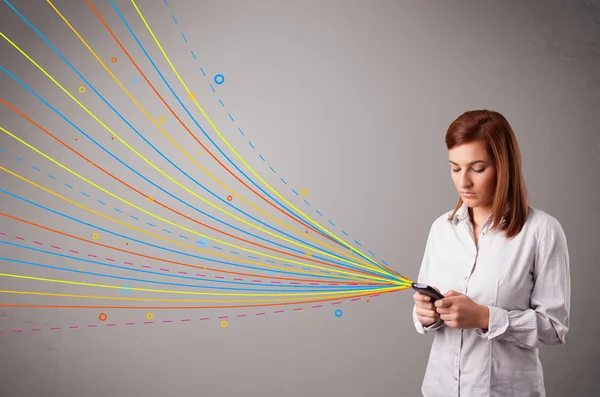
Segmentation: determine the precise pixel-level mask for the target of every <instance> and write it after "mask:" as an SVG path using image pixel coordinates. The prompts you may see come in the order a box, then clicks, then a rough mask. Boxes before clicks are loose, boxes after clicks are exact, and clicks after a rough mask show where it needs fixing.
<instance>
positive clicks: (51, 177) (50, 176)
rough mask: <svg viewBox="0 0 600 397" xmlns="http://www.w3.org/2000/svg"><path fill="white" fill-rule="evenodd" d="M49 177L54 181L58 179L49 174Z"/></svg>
mask: <svg viewBox="0 0 600 397" xmlns="http://www.w3.org/2000/svg"><path fill="white" fill-rule="evenodd" d="M48 177H49V178H52V179H54V180H56V178H55V177H53V176H52V175H50V174H48Z"/></svg>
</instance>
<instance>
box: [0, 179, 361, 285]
mask: <svg viewBox="0 0 600 397" xmlns="http://www.w3.org/2000/svg"><path fill="white" fill-rule="evenodd" d="M0 193H4V194H6V195H9V196H11V197H14V198H17V199H19V200H21V201H25V202H26V203H29V204H32V205H34V206H36V207H38V208H42V209H44V210H46V211H48V212H51V213H53V214H56V215H59V216H61V217H63V218H67V219H70V220H72V221H74V222H77V223H80V224H83V225H85V226H88V227H91V228H92V229H94V230H98V231H100V232H104V233H108V234H111V235H114V236H118V237H121V238H124V239H127V240H128V241H133V242H136V243H139V244H143V245H147V246H150V247H153V248H158V249H160V250H164V251H168V252H172V253H175V254H180V255H184V256H188V257H191V258H196V259H201V260H206V261H209V262H214V263H219V264H224V265H231V266H235V267H242V268H247V269H252V270H261V268H258V267H254V266H247V265H241V264H237V263H233V262H226V261H221V260H218V259H213V258H206V257H203V256H199V255H193V254H188V253H187V252H183V251H177V250H173V249H170V248H166V247H162V246H160V245H155V244H152V243H148V242H146V241H142V240H138V239H135V238H133V237H131V236H126V235H123V234H119V233H117V232H113V231H111V230H109V229H105V228H103V227H100V226H98V225H94V224H92V223H88V222H85V221H82V220H79V219H77V218H74V217H72V216H69V215H67V214H63V213H62V212H59V211H56V210H53V209H51V208H48V207H45V206H43V205H41V204H38V203H35V202H33V201H31V200H28V199H26V198H24V197H21V196H18V195H16V194H13V193H11V192H9V191H7V190H4V189H0ZM249 257H250V256H249ZM252 258H254V259H258V258H256V257H252ZM276 272H278V273H285V274H293V275H297V273H294V272H285V271H281V270H276ZM311 277H320V276H319V275H311ZM332 277H333V278H340V277H337V276H332ZM356 277H362V276H361V275H356ZM342 279H343V278H342Z"/></svg>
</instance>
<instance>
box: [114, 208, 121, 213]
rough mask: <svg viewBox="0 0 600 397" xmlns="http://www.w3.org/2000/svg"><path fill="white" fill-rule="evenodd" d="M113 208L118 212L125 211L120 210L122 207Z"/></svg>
mask: <svg viewBox="0 0 600 397" xmlns="http://www.w3.org/2000/svg"><path fill="white" fill-rule="evenodd" d="M113 210H115V211H117V212H121V213H122V212H123V211H121V210H120V209H118V208H113Z"/></svg>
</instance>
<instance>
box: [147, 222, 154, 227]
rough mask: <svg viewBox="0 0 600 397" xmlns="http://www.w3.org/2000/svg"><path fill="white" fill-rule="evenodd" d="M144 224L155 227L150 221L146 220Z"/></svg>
mask: <svg viewBox="0 0 600 397" xmlns="http://www.w3.org/2000/svg"><path fill="white" fill-rule="evenodd" d="M146 225H148V226H152V227H156V225H154V224H152V223H150V222H146Z"/></svg>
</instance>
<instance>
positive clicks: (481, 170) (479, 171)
mask: <svg viewBox="0 0 600 397" xmlns="http://www.w3.org/2000/svg"><path fill="white" fill-rule="evenodd" d="M483 171H485V168H482V169H480V170H473V172H476V173H478V174H479V173H481V172H483Z"/></svg>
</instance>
